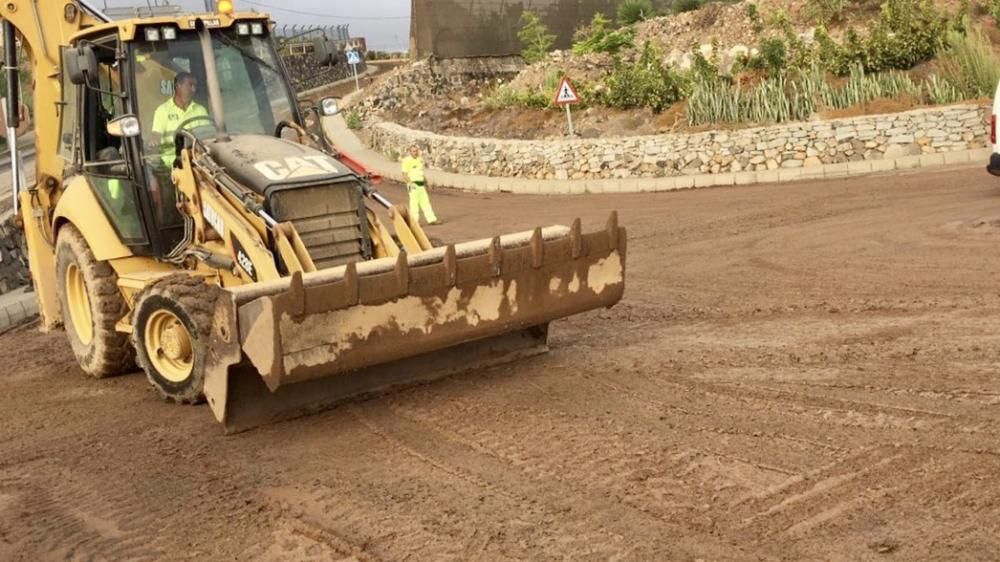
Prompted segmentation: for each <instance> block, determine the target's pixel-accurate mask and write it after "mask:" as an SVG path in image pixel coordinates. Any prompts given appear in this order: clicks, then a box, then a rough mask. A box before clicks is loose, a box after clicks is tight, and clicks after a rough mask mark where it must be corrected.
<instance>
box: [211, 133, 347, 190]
mask: <svg viewBox="0 0 1000 562" xmlns="http://www.w3.org/2000/svg"><path fill="white" fill-rule="evenodd" d="M210 150H211V154H212V158H213V159H214V160H215V161H216V162H217V163H218V164H219V165H220V166H222V167H223V168H225V170H226V173H228V174H229V175H230V176H232V178H233V179H235V180H236V181H238V182H240V183H242V184H243V185H245V186H247V187H249V188H250V189H252V190H254V191H255V192H257V193H260V194H262V195H269V194H270V192H271V191H273V190H275V189H287V188H295V187H307V186H311V185H318V184H324V183H331V182H336V181H340V180H343V179H346V178H349V177H354V175H355V174H354V173H353V172H352V171H351V170H350V169H349V168H348V167H347V166H345V165H344V164H342V163H340V162H338V161H337V160H336V159H335V158H333V157H331V156H330V155H328V154H325V153H323V152H320V151H318V150H316V149H314V148H310V147H308V146H303V145H301V144H298V143H295V142H291V141H288V140H285V139H279V138H277V137H269V136H265V135H234V136H232V137H231V139H230V140H229V141H228V142H215V143H212V144H211V149H210Z"/></svg>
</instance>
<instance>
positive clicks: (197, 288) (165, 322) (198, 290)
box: [132, 274, 220, 404]
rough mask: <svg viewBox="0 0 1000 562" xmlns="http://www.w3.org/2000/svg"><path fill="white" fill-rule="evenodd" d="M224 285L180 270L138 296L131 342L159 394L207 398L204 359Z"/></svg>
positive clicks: (183, 399) (180, 399)
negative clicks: (215, 311) (181, 272)
mask: <svg viewBox="0 0 1000 562" xmlns="http://www.w3.org/2000/svg"><path fill="white" fill-rule="evenodd" d="M219 291H220V289H219V288H218V287H216V286H215V285H209V284H207V283H205V282H204V281H202V280H201V279H199V278H197V277H193V276H190V275H185V274H176V275H171V276H169V277H166V278H164V279H161V280H160V281H157V282H155V283H154V284H152V285H151V286H149V287H148V288H146V289H145V290H144V291H143V292H142V294H140V295H139V297H138V298H137V299H136V306H135V312H134V313H133V316H132V326H133V330H132V343H133V345H134V346H135V350H136V358H137V360H138V362H139V366H140V367H142V369H143V370H144V371H145V372H146V377H147V378H148V379H149V382H150V384H152V385H153V387H154V388H156V389H157V391H159V393H160V395H161V396H163V397H164V398H166V399H168V400H173V401H174V402H177V403H179V404H197V403H199V402H201V401H203V400H204V398H205V395H204V387H205V360H206V354H207V353H208V336H209V333H210V331H211V328H212V318H213V313H214V310H215V301H216V299H217V298H218V295H219Z"/></svg>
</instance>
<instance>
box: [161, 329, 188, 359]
mask: <svg viewBox="0 0 1000 562" xmlns="http://www.w3.org/2000/svg"><path fill="white" fill-rule="evenodd" d="M161 344H162V346H163V354H164V355H166V356H167V358H169V359H173V360H175V361H177V360H187V359H190V357H191V340H190V339H188V335H187V330H185V329H184V327H183V326H180V325H179V324H178V323H176V322H174V323H171V325H170V326H168V327H167V328H166V329H164V331H163V341H162V342H161Z"/></svg>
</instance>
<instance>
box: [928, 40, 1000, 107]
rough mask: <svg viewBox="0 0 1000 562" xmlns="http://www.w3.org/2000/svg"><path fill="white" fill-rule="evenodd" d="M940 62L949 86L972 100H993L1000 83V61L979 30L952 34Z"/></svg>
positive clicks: (988, 41)
mask: <svg viewBox="0 0 1000 562" xmlns="http://www.w3.org/2000/svg"><path fill="white" fill-rule="evenodd" d="M939 60H940V64H941V69H942V72H943V74H944V78H945V79H946V80H947V82H949V83H951V84H952V85H954V86H955V87H956V89H958V90H959V91H960V92H961V93H962V94H963V95H965V96H968V97H970V98H977V97H990V96H992V95H993V92H994V91H995V90H996V88H997V83H998V82H1000V59H998V58H997V56H996V54H995V53H994V52H993V46H992V45H991V44H990V40H989V39H988V38H987V37H986V36H985V35H983V33H982V32H981V31H980V30H979V29H972V30H969V32H968V33H966V34H964V35H963V34H961V33H957V32H952V33H950V34H949V35H948V49H947V50H946V51H944V52H943V53H942V54H941V56H940V58H939Z"/></svg>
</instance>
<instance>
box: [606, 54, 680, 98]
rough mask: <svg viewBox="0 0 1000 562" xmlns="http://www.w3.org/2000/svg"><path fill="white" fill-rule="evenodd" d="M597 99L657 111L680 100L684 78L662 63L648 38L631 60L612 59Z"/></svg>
mask: <svg viewBox="0 0 1000 562" xmlns="http://www.w3.org/2000/svg"><path fill="white" fill-rule="evenodd" d="M604 85H605V90H604V91H603V92H602V95H601V102H602V103H604V104H605V105H607V106H610V107H615V108H618V109H637V108H644V107H648V108H649V109H652V110H653V111H654V112H656V113H659V112H661V111H663V110H664V109H666V108H668V107H670V105H671V104H673V103H675V102H677V101H680V100H682V99H684V98H685V97H686V96H687V95H688V92H689V88H690V86H689V84H688V81H687V80H686V79H685V78H684V77H683V76H681V75H680V74H677V73H676V72H674V71H673V70H671V69H670V68H669V67H667V66H664V65H663V62H662V57H661V56H660V54H659V52H658V51H657V50H656V48H654V47H653V46H652V45H651V44H650V43H649V42H648V41H647V42H646V44H645V45H644V46H643V49H642V55H641V56H640V57H639V60H637V61H636V62H634V63H623V62H622V61H621V60H617V61H615V68H614V70H613V71H612V72H611V75H610V76H608V78H607V79H606V80H605V82H604Z"/></svg>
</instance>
